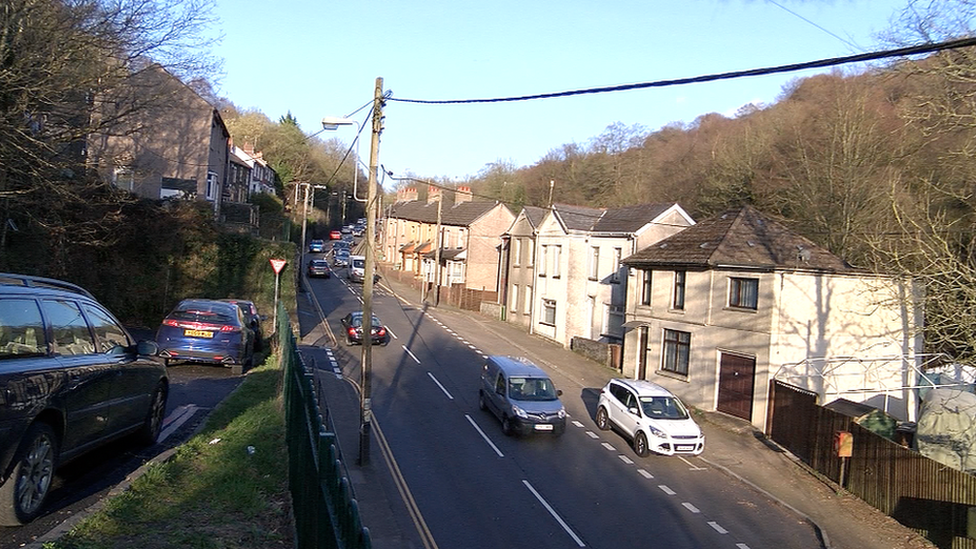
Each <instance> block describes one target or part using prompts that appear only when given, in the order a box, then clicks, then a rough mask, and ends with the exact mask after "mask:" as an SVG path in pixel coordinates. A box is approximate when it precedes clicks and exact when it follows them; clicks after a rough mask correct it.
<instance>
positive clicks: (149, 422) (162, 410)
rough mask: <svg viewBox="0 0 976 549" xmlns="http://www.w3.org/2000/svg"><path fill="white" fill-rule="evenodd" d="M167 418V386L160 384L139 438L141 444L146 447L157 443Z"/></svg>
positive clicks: (153, 396) (153, 395)
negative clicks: (164, 420)
mask: <svg viewBox="0 0 976 549" xmlns="http://www.w3.org/2000/svg"><path fill="white" fill-rule="evenodd" d="M165 417H166V385H165V384H163V383H160V384H159V385H158V386H156V390H155V391H153V394H152V401H150V403H149V412H147V414H146V420H145V422H144V423H143V424H142V429H140V430H139V433H138V435H137V437H138V438H139V442H141V443H142V444H144V445H146V446H151V445H153V444H155V443H156V439H157V438H159V432H160V431H161V430H162V429H163V418H165Z"/></svg>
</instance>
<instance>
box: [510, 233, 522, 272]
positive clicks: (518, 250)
mask: <svg viewBox="0 0 976 549" xmlns="http://www.w3.org/2000/svg"><path fill="white" fill-rule="evenodd" d="M513 251H514V255H515V257H514V258H513V261H512V265H513V266H515V267H518V266H519V264H520V263H521V262H522V239H521V238H516V239H515V250H513Z"/></svg>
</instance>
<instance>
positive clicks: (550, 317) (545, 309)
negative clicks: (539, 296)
mask: <svg viewBox="0 0 976 549" xmlns="http://www.w3.org/2000/svg"><path fill="white" fill-rule="evenodd" d="M541 322H542V323H543V324H547V325H549V326H555V325H556V300H555V299H543V300H542V321H541Z"/></svg>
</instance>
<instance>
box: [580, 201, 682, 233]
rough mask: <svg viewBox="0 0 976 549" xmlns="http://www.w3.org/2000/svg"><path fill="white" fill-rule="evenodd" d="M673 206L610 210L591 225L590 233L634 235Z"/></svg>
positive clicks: (671, 204) (653, 205)
mask: <svg viewBox="0 0 976 549" xmlns="http://www.w3.org/2000/svg"><path fill="white" fill-rule="evenodd" d="M674 205H675V204H674V203H668V204H639V205H637V206H627V207H625V208H612V209H609V210H607V211H605V212H604V213H603V217H601V218H600V219H599V220H598V221H597V222H596V224H595V225H593V229H592V231H593V232H596V233H636V232H637V231H639V230H640V229H641V227H643V226H644V225H647V224H648V223H650V222H652V221H654V220H655V219H657V217H658V216H659V215H661V214H663V213H664V212H666V211H667V210H668V208H670V207H672V206H674Z"/></svg>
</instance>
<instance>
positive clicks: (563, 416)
mask: <svg viewBox="0 0 976 549" xmlns="http://www.w3.org/2000/svg"><path fill="white" fill-rule="evenodd" d="M556 415H558V416H559V419H563V418H565V417H566V409H565V408H560V409H559V413H558V414H556Z"/></svg>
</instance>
